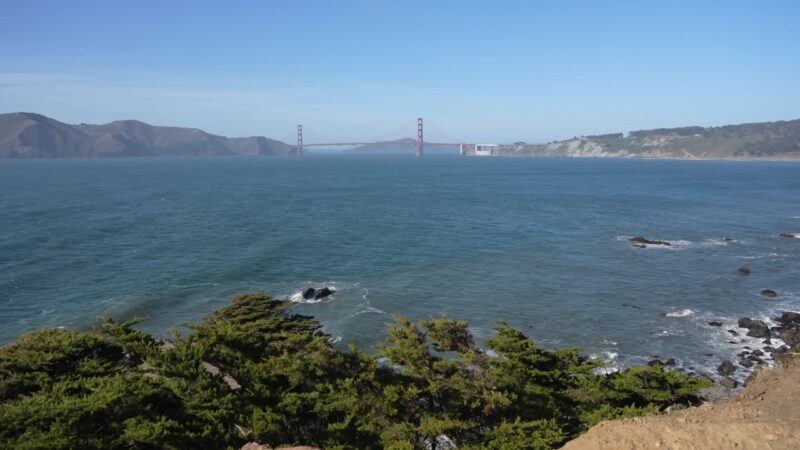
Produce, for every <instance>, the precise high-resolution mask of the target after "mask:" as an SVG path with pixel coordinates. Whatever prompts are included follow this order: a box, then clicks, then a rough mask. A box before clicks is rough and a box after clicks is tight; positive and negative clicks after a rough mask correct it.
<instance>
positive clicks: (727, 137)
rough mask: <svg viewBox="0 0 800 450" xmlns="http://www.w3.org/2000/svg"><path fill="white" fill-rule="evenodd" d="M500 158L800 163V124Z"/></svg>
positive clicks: (538, 149) (547, 147) (683, 132)
mask: <svg viewBox="0 0 800 450" xmlns="http://www.w3.org/2000/svg"><path fill="white" fill-rule="evenodd" d="M496 154H498V155H501V156H549V157H617V158H689V159H691V158H720V159H722V158H733V159H759V158H763V159H800V120H791V121H780V122H763V123H748V124H741V125H726V126H722V127H709V128H703V127H682V128H659V129H655V130H640V131H631V132H630V133H628V136H627V137H625V136H624V135H623V134H622V133H611V134H603V135H595V136H582V137H575V138H573V139H568V140H564V141H555V142H551V143H548V144H524V143H518V144H513V145H506V146H502V147H500V148H499V149H498V151H497V152H496Z"/></svg>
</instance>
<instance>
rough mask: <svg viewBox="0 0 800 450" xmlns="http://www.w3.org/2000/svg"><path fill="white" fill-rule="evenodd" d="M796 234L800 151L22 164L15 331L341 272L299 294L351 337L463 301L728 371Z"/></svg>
mask: <svg viewBox="0 0 800 450" xmlns="http://www.w3.org/2000/svg"><path fill="white" fill-rule="evenodd" d="M781 232H800V164H798V163H791V162H743V161H674V160H619V159H537V158H458V157H445V156H439V157H424V158H415V157H410V156H366V155H347V156H343V155H338V156H337V155H329V156H308V157H303V158H290V157H286V158H281V157H261V158H258V157H231V158H226V157H210V158H138V159H137V158H128V159H86V160H84V159H66V160H3V161H0V343H8V342H11V341H13V340H14V339H15V338H16V337H17V336H18V335H20V334H21V333H25V332H29V331H32V330H35V329H37V328H40V327H66V328H71V329H72V328H74V329H85V328H87V327H90V326H91V324H92V323H94V322H96V321H97V320H98V318H99V317H101V316H113V317H115V318H118V319H127V318H131V317H134V316H144V317H146V318H147V319H146V320H145V321H144V322H143V323H142V324H141V325H140V326H141V327H142V328H144V329H146V330H148V331H152V332H155V333H157V334H158V335H163V336H168V335H169V333H170V330H171V329H172V328H174V327H178V326H180V325H181V324H184V323H188V322H196V321H199V320H200V319H201V318H202V317H203V316H205V315H207V314H209V313H210V312H212V311H213V310H214V309H216V308H219V307H221V306H224V305H226V304H227V303H228V301H229V299H230V298H231V297H232V296H233V295H235V294H238V293H244V292H253V291H266V292H269V293H271V294H272V295H274V296H275V297H278V298H294V299H295V300H300V298H299V296H297V295H296V294H297V293H298V292H299V291H300V290H301V289H303V288H305V287H308V286H316V287H319V286H331V287H333V288H335V289H336V291H337V292H336V294H335V295H334V296H333V297H331V298H329V299H327V300H326V301H322V302H318V303H302V302H298V303H297V304H296V306H295V307H294V309H295V310H296V311H298V312H302V313H306V314H311V315H314V316H315V317H317V318H318V319H319V320H321V321H322V323H323V324H324V329H325V331H326V332H327V333H330V335H331V336H333V339H334V340H335V341H337V342H340V343H341V344H340V345H344V344H345V343H347V342H354V343H356V344H357V345H359V346H361V347H362V348H364V349H366V350H369V349H371V348H373V346H374V345H375V344H376V343H378V342H380V341H381V340H382V339H383V338H384V336H385V330H386V325H387V323H389V322H391V320H392V315H395V314H401V315H405V316H408V317H410V318H412V319H422V318H428V317H431V316H439V315H441V314H445V313H446V314H448V315H449V316H450V317H453V318H459V319H465V320H468V321H469V323H470V325H471V329H472V331H473V333H474V334H475V336H476V337H478V338H479V339H483V338H487V337H490V336H491V335H492V333H493V331H492V330H493V326H494V325H495V324H496V323H497V322H498V321H500V320H504V321H507V322H508V323H510V324H511V325H514V326H516V327H519V328H521V329H522V330H523V331H524V332H525V333H527V334H529V335H530V336H532V337H533V338H535V339H536V340H537V341H538V342H539V343H540V344H542V345H544V346H546V347H551V348H555V347H563V346H570V347H572V346H576V347H580V348H581V349H582V350H583V351H584V352H585V354H586V355H587V356H591V357H595V358H601V359H604V360H606V361H607V362H608V367H609V368H615V367H620V366H622V365H627V364H642V363H645V362H647V361H648V360H649V359H650V358H652V357H655V356H658V357H661V358H668V357H674V358H676V359H677V361H678V365H679V366H682V367H684V368H687V369H688V368H690V367H691V368H693V369H692V370H698V371H705V372H709V373H710V372H713V370H714V369H713V368H714V367H715V366H716V365H718V364H719V363H720V362H721V361H722V360H723V359H727V358H730V359H732V360H734V361H735V360H736V359H735V357H734V355H735V353H738V352H739V351H741V348H742V347H743V346H745V345H751V346H754V345H756V344H757V343H758V340H754V339H751V338H743V337H742V336H734V335H733V334H732V333H729V332H728V330H729V329H734V331H736V325H735V322H736V319H737V318H739V317H743V316H749V317H761V318H764V319H769V318H771V317H774V316H775V315H776V314H777V313H778V312H779V311H781V310H784V309H793V310H800V239H791V238H779V237H778V235H779V233H781ZM636 235H644V236H646V237H649V238H652V239H662V240H668V241H671V242H673V246H672V247H671V248H647V249H640V248H634V247H633V246H631V243H630V242H628V240H627V239H628V238H629V237H631V236H636ZM726 238H727V239H729V240H726ZM742 265H747V266H748V267H749V268H750V269H752V274H751V275H749V276H741V275H739V274H738V273H737V270H738V269H739V267H740V266H742ZM764 288H770V289H774V290H776V291H777V292H778V293H779V296H778V297H777V298H775V299H767V298H764V297H762V296H761V295H760V291H761V290H762V289H764ZM708 320H720V321H722V322H723V323H724V326H723V327H719V328H717V327H711V326H709V325H708V324H707V323H706V321H708ZM738 331H742V332H744V331H746V330H741V329H740V330H738ZM742 334H743V333H742ZM744 374H745V372H742V371H739V372H738V375H739V376H740V377H743V376H744Z"/></svg>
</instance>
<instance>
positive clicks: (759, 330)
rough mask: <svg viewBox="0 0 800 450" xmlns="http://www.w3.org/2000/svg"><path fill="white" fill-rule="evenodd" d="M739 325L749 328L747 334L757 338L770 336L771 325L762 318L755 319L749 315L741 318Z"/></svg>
mask: <svg viewBox="0 0 800 450" xmlns="http://www.w3.org/2000/svg"><path fill="white" fill-rule="evenodd" d="M738 324H739V327H740V328H747V329H748V332H747V335H748V336H750V337H755V338H768V337H770V331H769V327H768V326H767V324H766V323H764V321H762V320H753V319H749V318H747V317H742V318H741V319H739V322H738Z"/></svg>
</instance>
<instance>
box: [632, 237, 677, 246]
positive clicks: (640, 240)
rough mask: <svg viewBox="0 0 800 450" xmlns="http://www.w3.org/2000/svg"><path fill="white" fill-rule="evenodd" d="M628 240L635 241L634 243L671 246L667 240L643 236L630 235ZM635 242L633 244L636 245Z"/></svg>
mask: <svg viewBox="0 0 800 450" xmlns="http://www.w3.org/2000/svg"><path fill="white" fill-rule="evenodd" d="M628 240H629V241H631V242H635V243H636V244H649V245H665V246H667V247H671V246H672V244H670V243H669V242H667V241H651V240H650V239H647V238H646V237H644V236H636V237H632V238H630V239H628ZM636 244H634V246H637V245H636ZM637 247H638V246H637Z"/></svg>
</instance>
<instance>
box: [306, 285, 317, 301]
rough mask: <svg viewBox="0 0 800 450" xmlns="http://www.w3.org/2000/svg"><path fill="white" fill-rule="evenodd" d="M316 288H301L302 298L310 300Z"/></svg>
mask: <svg viewBox="0 0 800 450" xmlns="http://www.w3.org/2000/svg"><path fill="white" fill-rule="evenodd" d="M315 293H316V290H315V289H314V288H307V289H304V290H303V300H310V299H312V298H314V294H315Z"/></svg>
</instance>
